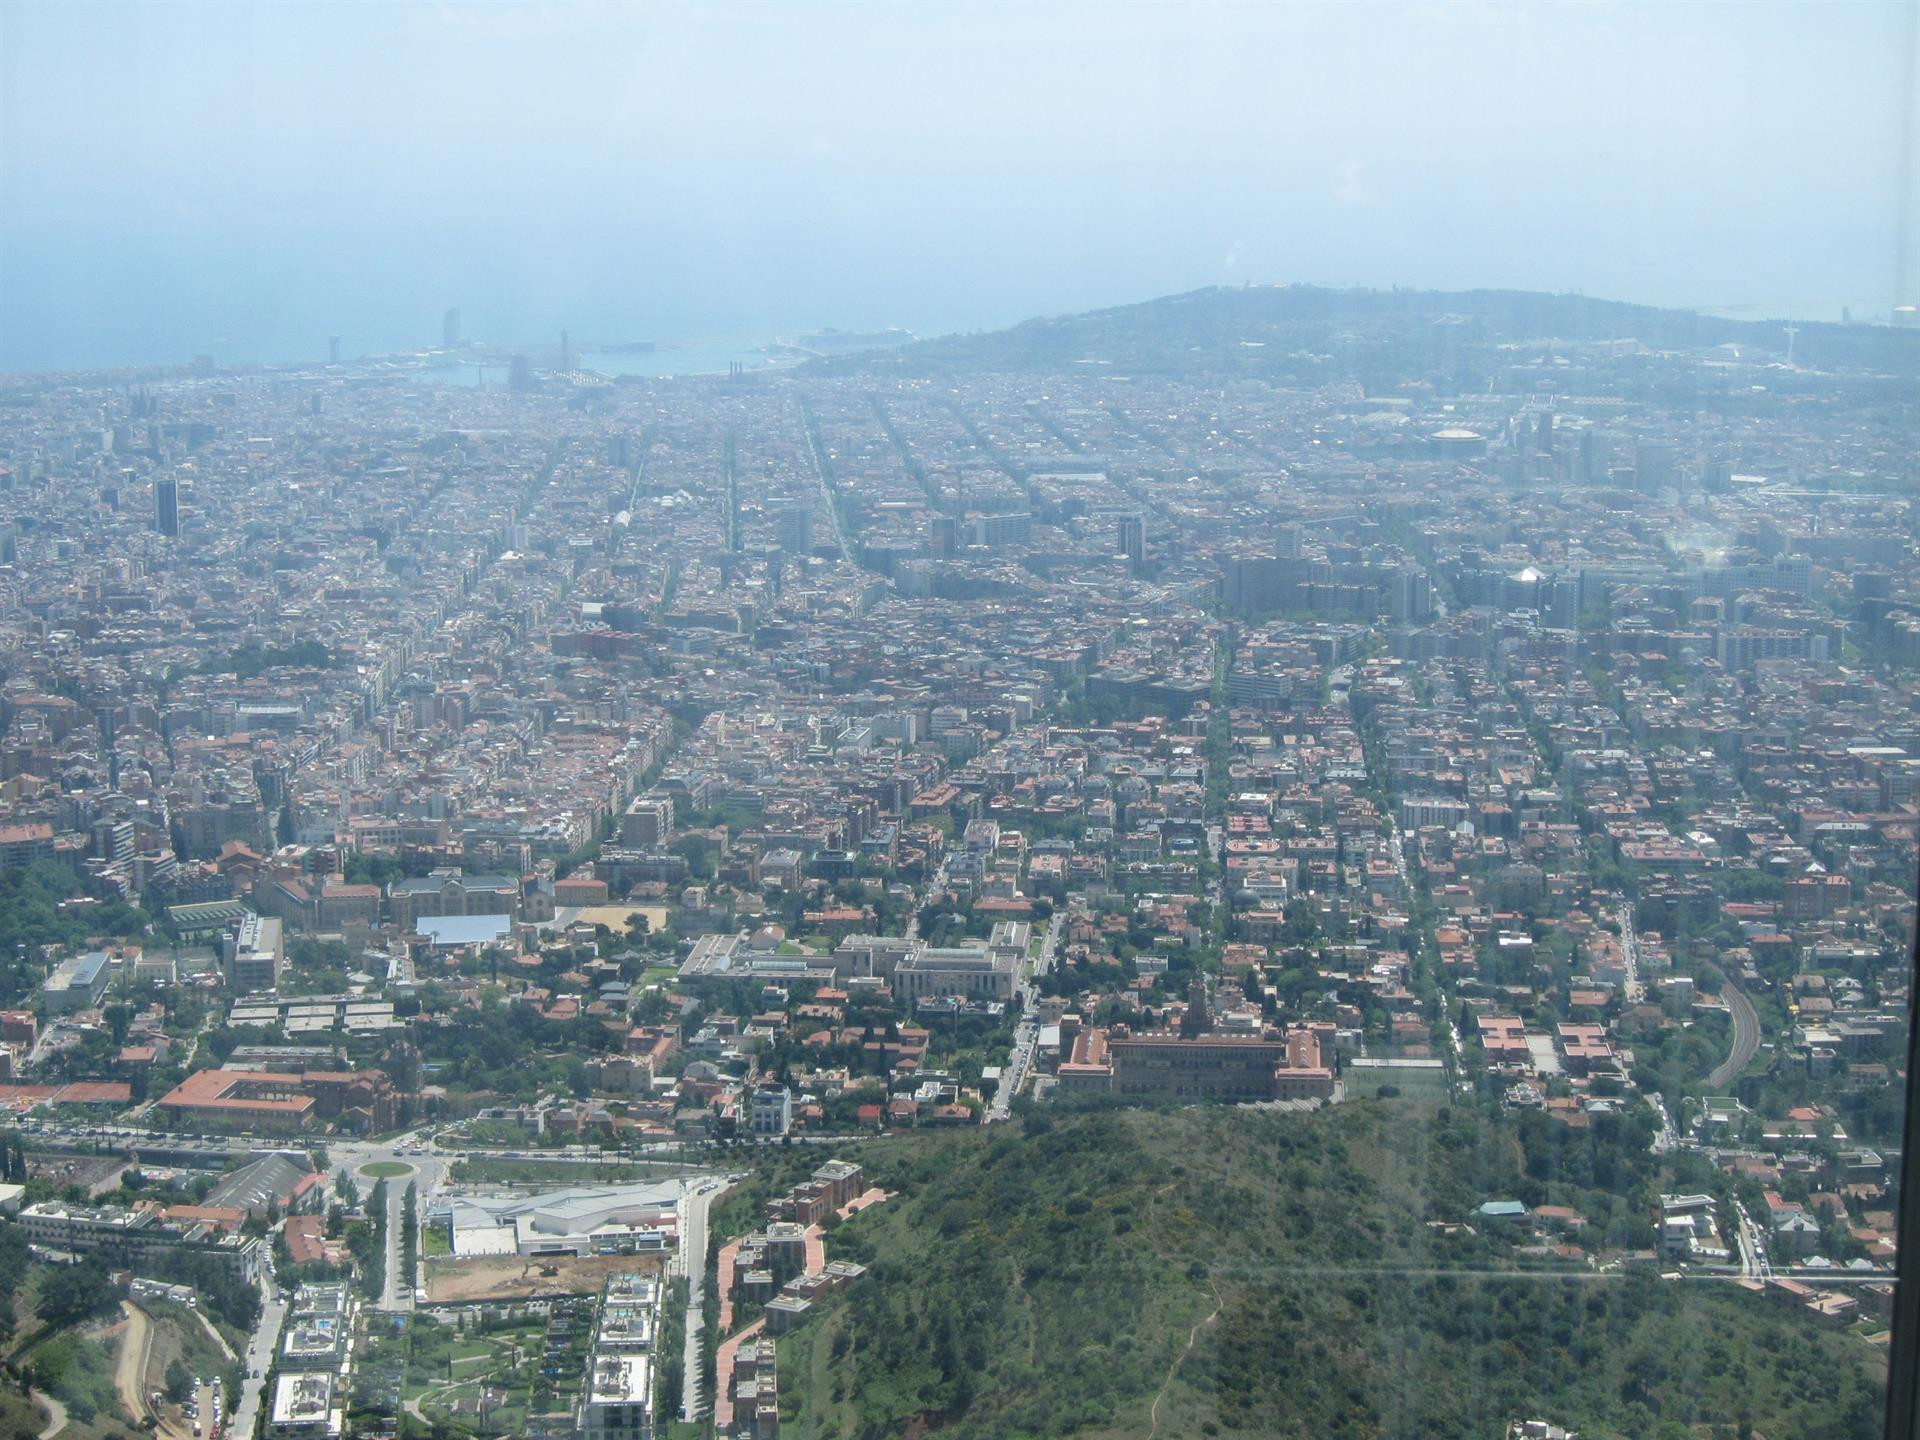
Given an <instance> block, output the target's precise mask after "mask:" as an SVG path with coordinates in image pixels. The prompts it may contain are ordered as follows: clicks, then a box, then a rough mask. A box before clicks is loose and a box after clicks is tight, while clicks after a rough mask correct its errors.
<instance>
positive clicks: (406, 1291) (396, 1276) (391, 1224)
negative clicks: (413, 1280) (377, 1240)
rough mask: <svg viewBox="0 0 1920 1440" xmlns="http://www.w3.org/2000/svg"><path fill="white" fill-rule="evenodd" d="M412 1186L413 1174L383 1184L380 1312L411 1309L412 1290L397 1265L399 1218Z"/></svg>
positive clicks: (399, 1239)
mask: <svg viewBox="0 0 1920 1440" xmlns="http://www.w3.org/2000/svg"><path fill="white" fill-rule="evenodd" d="M413 1183H414V1176H413V1173H412V1172H411V1171H410V1172H409V1173H408V1174H406V1175H404V1176H400V1177H396V1178H393V1179H390V1180H388V1181H387V1227H386V1229H387V1273H386V1276H385V1279H386V1284H385V1286H384V1287H383V1288H382V1290H381V1292H380V1308H381V1309H382V1310H411V1309H412V1308H413V1287H412V1286H411V1285H409V1284H408V1283H407V1272H406V1267H405V1266H403V1265H402V1264H401V1263H400V1259H401V1257H400V1245H401V1241H402V1240H403V1238H404V1232H403V1231H402V1229H401V1225H400V1217H401V1214H402V1212H403V1210H404V1207H405V1203H406V1195H407V1186H408V1185H410V1184H413Z"/></svg>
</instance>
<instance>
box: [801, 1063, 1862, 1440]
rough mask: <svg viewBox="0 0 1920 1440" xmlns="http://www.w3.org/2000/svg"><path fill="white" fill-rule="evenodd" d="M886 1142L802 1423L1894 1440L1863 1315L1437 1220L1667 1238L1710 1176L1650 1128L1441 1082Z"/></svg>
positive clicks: (1316, 1438) (972, 1430)
mask: <svg viewBox="0 0 1920 1440" xmlns="http://www.w3.org/2000/svg"><path fill="white" fill-rule="evenodd" d="M1534 1118H1535V1119H1536V1120H1537V1119H1538V1118H1539V1117H1534ZM1548 1124H1549V1125H1551V1122H1548ZM1552 1129H1553V1130H1554V1131H1560V1130H1561V1127H1559V1126H1557V1125H1556V1126H1552ZM813 1158H816V1157H803V1156H795V1157H793V1159H792V1162H791V1163H798V1162H799V1161H800V1160H802V1159H805V1160H811V1159H813ZM1693 1159H1694V1157H1687V1160H1686V1162H1683V1163H1691V1162H1692V1161H1693ZM860 1160H861V1163H862V1164H863V1165H864V1166H865V1167H866V1168H867V1171H868V1174H869V1177H870V1178H871V1179H872V1180H873V1181H874V1182H876V1183H879V1184H882V1185H884V1186H886V1187H887V1188H889V1189H895V1190H898V1191H899V1192H900V1193H899V1195H898V1196H897V1198H896V1199H894V1200H893V1201H891V1202H889V1203H888V1204H885V1205H882V1206H878V1207H876V1208H873V1209H871V1210H868V1211H866V1212H863V1213H862V1214H860V1215H858V1216H856V1217H854V1218H853V1219H851V1220H849V1221H847V1222H846V1223H845V1224H843V1225H840V1226H838V1227H837V1228H836V1229H834V1231H833V1232H832V1234H831V1238H830V1240H829V1255H830V1256H834V1257H838V1258H848V1259H854V1260H858V1261H860V1262H862V1263H864V1264H867V1265H868V1266H869V1267H870V1270H869V1274H868V1276H867V1278H866V1279H865V1280H863V1281H862V1282H861V1283H860V1284H859V1285H856V1286H854V1287H852V1288H851V1289H850V1290H848V1291H847V1292H845V1294H844V1295H843V1296H841V1297H838V1298H836V1299H834V1300H833V1301H832V1302H830V1303H829V1304H827V1305H826V1306H824V1307H823V1309H822V1312H821V1313H820V1314H819V1315H817V1316H815V1317H813V1318H811V1319H810V1320H809V1321H808V1322H807V1323H806V1324H805V1325H803V1326H801V1327H800V1328H798V1329H797V1330H795V1331H794V1332H792V1333H791V1334H789V1335H788V1336H786V1337H784V1338H783V1339H782V1340H781V1341H780V1388H781V1410H782V1419H783V1427H782V1429H783V1434H785V1435H787V1436H789V1437H791V1440H880V1437H894V1436H900V1435H909V1436H920V1435H950V1436H955V1437H980V1440H1015V1437H1023V1436H1031V1437H1059V1436H1067V1435H1084V1436H1092V1437H1102V1440H1106V1437H1120V1436H1143V1437H1154V1440H1174V1437H1185V1436H1215V1435H1228V1436H1232V1435H1248V1436H1252V1435H1260V1436H1298V1437H1302V1440H1307V1437H1312V1440H1342V1437H1352V1440H1365V1437H1408V1440H1446V1437H1461V1440H1467V1437H1472V1440H1487V1437H1493V1436H1498V1435H1501V1434H1502V1433H1504V1429H1503V1427H1504V1426H1505V1424H1506V1422H1507V1420H1508V1419H1510V1418H1512V1417H1515V1416H1522V1417H1544V1418H1549V1419H1552V1420H1554V1421H1555V1422H1557V1423H1560V1424H1563V1425H1567V1426H1570V1427H1573V1428H1575V1429H1577V1430H1578V1431H1579V1432H1580V1434H1581V1435H1582V1436H1583V1437H1587V1440H1604V1437H1620V1440H1627V1437H1631V1440H1650V1437H1651V1440H1667V1437H1673V1440H1681V1437H1692V1440H1699V1437H1706V1436H1714V1437H1719V1436H1724V1437H1727V1440H1734V1437H1744V1436H1747V1435H1759V1436H1774V1437H1781V1436H1787V1435H1793V1436H1799V1437H1812V1440H1821V1437H1849V1440H1852V1437H1860V1440H1865V1437H1868V1436H1873V1435H1877V1434H1878V1433H1879V1424H1880V1406H1881V1403H1882V1402H1881V1372H1882V1369H1883V1361H1882V1358H1881V1357H1880V1356H1879V1355H1877V1354H1876V1353H1875V1352H1874V1351H1873V1350H1872V1348H1871V1347H1870V1346H1869V1345H1868V1344H1867V1343H1865V1342H1864V1341H1863V1340H1862V1339H1860V1338H1859V1337H1857V1336H1855V1335H1853V1334H1851V1333H1848V1332H1845V1331H1839V1330H1832V1329H1827V1328H1821V1327H1820V1326H1818V1324H1817V1323H1816V1322H1815V1321H1813V1320H1812V1319H1810V1318H1806V1317H1803V1316H1802V1315H1801V1314H1800V1313H1798V1312H1794V1311H1789V1310H1787V1309H1786V1308H1784V1307H1782V1306H1780V1305H1778V1304H1776V1303H1774V1302H1772V1301H1770V1300H1768V1299H1766V1298H1763V1297H1761V1296H1759V1295H1755V1294H1752V1293H1749V1292H1747V1291H1744V1290H1742V1289H1740V1288H1739V1287H1738V1286H1736V1285H1734V1284H1732V1283H1730V1282H1721V1281H1706V1280H1700V1281H1662V1280H1661V1279H1660V1278H1659V1277H1658V1276H1657V1275H1656V1274H1653V1273H1651V1272H1650V1271H1646V1270H1635V1271H1612V1272H1602V1271H1597V1270H1594V1269H1592V1268H1590V1267H1589V1266H1588V1265H1587V1264H1586V1262H1585V1261H1584V1260H1581V1259H1579V1258H1573V1259H1567V1258H1563V1257H1560V1256H1557V1255H1553V1254H1551V1253H1547V1254H1536V1255H1531V1256H1526V1255H1521V1254H1520V1253H1518V1252H1517V1251H1516V1249H1515V1247H1514V1245H1513V1244H1512V1242H1510V1241H1508V1240H1504V1239H1500V1238H1496V1237H1495V1236H1492V1235H1489V1234H1486V1233H1474V1234H1469V1233H1465V1231H1463V1230H1462V1229H1460V1228H1459V1227H1458V1226H1453V1227H1450V1230H1448V1231H1443V1230H1442V1229H1441V1228H1440V1224H1439V1223H1430V1222H1448V1221H1459V1220H1461V1219H1463V1218H1471V1217H1472V1212H1473V1211H1474V1209H1475V1208H1476V1207H1477V1206H1479V1205H1480V1204H1481V1203H1483V1202H1484V1201H1486V1200H1489V1199H1496V1198H1520V1199H1523V1200H1526V1201H1527V1203H1529V1204H1538V1203H1543V1202H1545V1201H1546V1200H1548V1199H1549V1197H1551V1200H1552V1202H1553V1203H1567V1204H1571V1205H1572V1206H1573V1208H1575V1209H1579V1210H1581V1211H1582V1212H1583V1213H1586V1212H1591V1214H1590V1224H1591V1225H1592V1226H1593V1227H1594V1228H1596V1229H1597V1230H1598V1231H1599V1232H1600V1234H1601V1235H1603V1236H1610V1237H1611V1239H1612V1241H1613V1242H1615V1243H1618V1242H1626V1243H1629V1244H1631V1243H1633V1242H1636V1241H1645V1242H1646V1243H1651V1238H1652V1230H1651V1225H1650V1223H1649V1221H1648V1220H1647V1218H1646V1215H1645V1212H1641V1213H1639V1214H1635V1213H1633V1211H1632V1206H1635V1205H1637V1204H1639V1203H1640V1202H1641V1201H1642V1200H1647V1199H1650V1197H1651V1196H1652V1195H1653V1194H1654V1193H1656V1192H1657V1190H1658V1187H1659V1186H1660V1185H1662V1184H1671V1183H1673V1182H1674V1180H1675V1179H1677V1178H1692V1177H1676V1176H1674V1175H1673V1174H1671V1173H1666V1172H1662V1171H1661V1170H1660V1169H1659V1162H1658V1161H1656V1160H1654V1159H1652V1158H1651V1157H1649V1156H1647V1155H1646V1154H1645V1147H1644V1137H1642V1136H1641V1135H1639V1134H1637V1133H1628V1132H1627V1130H1625V1129H1622V1130H1621V1132H1620V1133H1617V1134H1599V1133H1595V1134H1591V1135H1585V1136H1581V1135H1579V1134H1578V1133H1577V1132H1564V1131H1563V1132H1562V1133H1561V1134H1558V1135H1556V1134H1552V1133H1549V1132H1548V1131H1547V1130H1544V1129H1540V1128H1538V1127H1537V1126H1531V1125H1530V1126H1522V1125H1521V1124H1519V1123H1518V1122H1515V1121H1509V1120H1508V1119H1506V1118H1487V1117H1482V1116H1480V1115H1477V1114H1476V1113H1474V1112H1472V1111H1471V1110H1468V1109H1465V1108H1460V1107H1454V1108H1448V1107H1446V1106H1444V1105H1441V1104H1439V1103H1437V1102H1432V1103H1429V1102H1416V1101H1413V1100H1398V1101H1392V1102H1388V1101H1357V1102H1353V1103H1350V1104H1347V1105H1344V1106H1341V1107H1338V1108H1336V1109H1334V1110H1331V1111H1327V1112H1322V1113H1319V1114H1315V1115H1299V1114H1282V1113H1275V1112H1262V1111H1249V1110H1232V1109H1225V1108H1202V1109H1186V1110H1173V1111H1159V1112H1151V1111H1118V1110H1106V1109H1099V1110H1092V1111H1085V1112H1077V1113H1075V1112H1067V1113H1061V1114H1057V1115H1054V1116H1052V1117H1049V1116H1047V1115H1045V1114H1043V1113H1041V1112H1033V1113H1030V1114H1029V1115H1028V1116H1027V1117H1026V1118H1025V1119H1024V1120H1016V1121H1015V1122H1014V1123H1012V1124H1009V1125H1006V1126H1002V1127H999V1128H998V1129H994V1130H986V1131H978V1130H975V1131H952V1132H945V1133H937V1134H936V1133H924V1134H920V1135H915V1136H909V1137H901V1138H898V1139H887V1140H882V1141H876V1142H874V1143H873V1144H871V1145H868V1146H864V1147H862V1149H861V1151H860ZM1600 1181H1604V1182H1608V1183H1616V1184H1619V1185H1620V1186H1621V1188H1622V1190H1623V1191H1624V1192H1625V1193H1624V1195H1623V1196H1614V1195H1609V1194H1606V1193H1605V1192H1604V1191H1603V1190H1601V1189H1599V1188H1594V1189H1588V1188H1586V1187H1588V1186H1593V1185H1595V1184H1596V1182H1600ZM1475 1228H1476V1230H1478V1231H1481V1232H1484V1231H1486V1230H1487V1228H1488V1227H1487V1225H1485V1224H1477V1225H1476V1226H1475Z"/></svg>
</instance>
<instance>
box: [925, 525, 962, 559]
mask: <svg viewBox="0 0 1920 1440" xmlns="http://www.w3.org/2000/svg"><path fill="white" fill-rule="evenodd" d="M932 530H933V533H932V536H931V539H932V541H933V553H934V554H936V555H938V556H939V557H940V558H941V559H942V560H951V559H952V558H953V557H954V556H955V555H956V554H957V553H958V552H959V550H960V522H959V521H958V520H956V519H955V518H954V517H953V516H951V515H936V516H934V517H933V522H932Z"/></svg>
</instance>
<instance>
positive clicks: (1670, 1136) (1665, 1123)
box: [1647, 1091, 1680, 1155]
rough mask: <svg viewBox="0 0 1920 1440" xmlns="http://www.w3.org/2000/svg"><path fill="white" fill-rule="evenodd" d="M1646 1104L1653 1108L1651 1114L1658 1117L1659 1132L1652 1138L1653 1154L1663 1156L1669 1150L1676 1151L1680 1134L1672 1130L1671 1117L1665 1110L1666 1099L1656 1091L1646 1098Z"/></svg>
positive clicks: (1678, 1146)
mask: <svg viewBox="0 0 1920 1440" xmlns="http://www.w3.org/2000/svg"><path fill="white" fill-rule="evenodd" d="M1647 1103H1648V1104H1649V1105H1651V1106H1653V1113H1654V1114H1656V1115H1658V1116H1659V1117H1660V1131H1659V1133H1658V1134H1657V1135H1655V1136H1654V1137H1653V1153H1654V1154H1656V1155H1664V1154H1666V1153H1667V1151H1669V1150H1678V1149H1679V1148H1680V1132H1679V1131H1678V1130H1676V1129H1674V1126H1673V1116H1672V1115H1671V1114H1670V1113H1669V1112H1668V1110H1667V1097H1666V1096H1664V1095H1662V1094H1660V1093H1659V1092H1657V1091H1656V1092H1654V1093H1652V1094H1650V1095H1648V1096H1647Z"/></svg>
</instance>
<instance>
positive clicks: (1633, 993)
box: [1618, 904, 1646, 1005]
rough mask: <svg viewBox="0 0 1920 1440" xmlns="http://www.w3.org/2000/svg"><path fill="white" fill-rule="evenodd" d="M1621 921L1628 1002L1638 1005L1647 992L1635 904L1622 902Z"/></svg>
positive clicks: (1621, 948)
mask: <svg viewBox="0 0 1920 1440" xmlns="http://www.w3.org/2000/svg"><path fill="white" fill-rule="evenodd" d="M1618 918H1619V921H1620V958H1621V959H1622V960H1623V961H1624V962H1625V963H1626V967H1627V985H1626V991H1627V1003H1628V1004H1629V1005H1637V1004H1639V1002H1640V997H1641V996H1642V995H1644V994H1645V993H1646V986H1645V985H1643V984H1641V983H1640V936H1639V935H1638V934H1637V933H1636V932H1635V931H1634V928H1633V906H1632V905H1631V904H1622V905H1621V907H1620V910H1619V912H1618Z"/></svg>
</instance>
